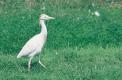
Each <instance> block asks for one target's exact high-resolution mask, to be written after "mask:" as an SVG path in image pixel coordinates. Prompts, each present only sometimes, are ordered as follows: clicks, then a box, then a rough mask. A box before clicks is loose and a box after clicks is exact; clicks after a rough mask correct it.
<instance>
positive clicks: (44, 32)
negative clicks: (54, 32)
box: [40, 20, 47, 35]
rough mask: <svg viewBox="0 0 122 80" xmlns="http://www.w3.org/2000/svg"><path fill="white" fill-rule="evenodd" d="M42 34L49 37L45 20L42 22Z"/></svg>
mask: <svg viewBox="0 0 122 80" xmlns="http://www.w3.org/2000/svg"><path fill="white" fill-rule="evenodd" d="M40 26H41V34H44V35H47V28H46V25H45V21H44V20H40Z"/></svg>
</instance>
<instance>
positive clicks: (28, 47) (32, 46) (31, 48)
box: [17, 33, 47, 58]
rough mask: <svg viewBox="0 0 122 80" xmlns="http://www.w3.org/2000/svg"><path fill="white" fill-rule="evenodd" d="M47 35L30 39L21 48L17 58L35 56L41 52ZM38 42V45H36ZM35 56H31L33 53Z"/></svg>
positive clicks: (38, 35) (39, 35)
mask: <svg viewBox="0 0 122 80" xmlns="http://www.w3.org/2000/svg"><path fill="white" fill-rule="evenodd" d="M46 38H47V35H43V34H41V33H40V34H37V35H35V36H34V37H32V38H31V39H30V40H29V41H28V42H27V43H26V44H25V45H24V47H23V48H22V50H21V51H20V53H19V54H18V56H17V58H20V57H22V56H29V57H31V56H35V55H36V54H38V53H39V52H41V50H42V48H43V45H44V43H45V42H46ZM37 42H38V43H37ZM34 52H35V53H36V54H33V53H34Z"/></svg>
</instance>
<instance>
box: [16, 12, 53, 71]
mask: <svg viewBox="0 0 122 80" xmlns="http://www.w3.org/2000/svg"><path fill="white" fill-rule="evenodd" d="M50 19H54V18H53V17H50V16H48V15H46V14H42V15H40V21H39V22H40V25H41V27H42V29H41V32H40V33H39V34H37V35H35V36H34V37H32V38H31V39H30V40H29V41H28V42H27V43H26V44H25V45H24V47H23V48H22V50H21V51H20V53H19V54H18V56H17V58H21V57H23V56H29V57H30V60H29V62H28V70H30V65H31V60H32V59H33V57H34V56H35V55H37V54H39V53H40V52H41V51H42V48H43V46H44V44H45V42H46V39H47V28H46V25H45V23H44V22H45V20H50ZM39 63H40V64H41V65H42V66H43V67H45V66H44V65H43V64H42V63H41V61H40V59H39ZM45 68H46V67H45Z"/></svg>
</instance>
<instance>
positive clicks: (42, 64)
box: [39, 60, 46, 69]
mask: <svg viewBox="0 0 122 80" xmlns="http://www.w3.org/2000/svg"><path fill="white" fill-rule="evenodd" d="M39 64H41V66H42V67H44V68H45V69H46V67H45V65H44V64H42V62H41V61H40V60H39Z"/></svg>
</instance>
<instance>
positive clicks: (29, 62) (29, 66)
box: [28, 57, 33, 71]
mask: <svg viewBox="0 0 122 80" xmlns="http://www.w3.org/2000/svg"><path fill="white" fill-rule="evenodd" d="M32 59H33V57H30V59H29V61H28V71H30V68H31V60H32Z"/></svg>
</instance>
